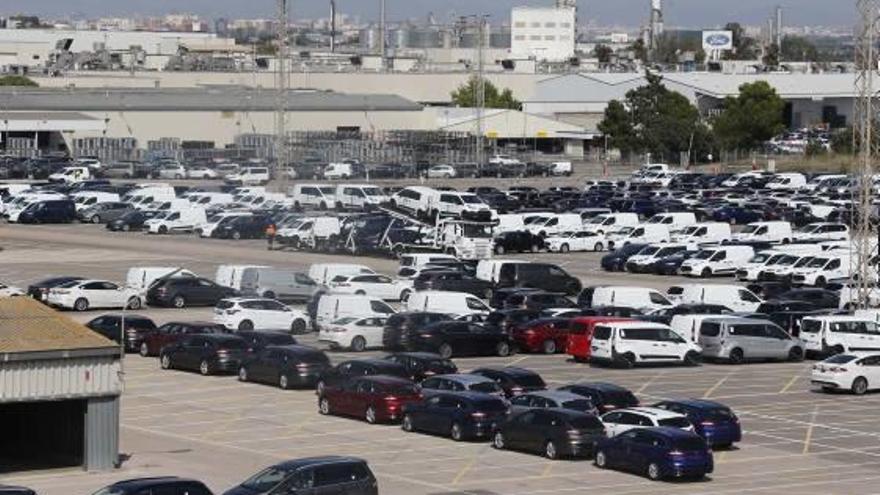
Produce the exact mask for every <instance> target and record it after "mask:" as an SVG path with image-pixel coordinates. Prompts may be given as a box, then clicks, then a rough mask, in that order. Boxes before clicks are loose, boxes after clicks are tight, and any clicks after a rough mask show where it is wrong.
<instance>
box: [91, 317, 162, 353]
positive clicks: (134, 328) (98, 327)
mask: <svg viewBox="0 0 880 495" xmlns="http://www.w3.org/2000/svg"><path fill="white" fill-rule="evenodd" d="M86 326H87V327H89V328H91V329H92V330H94V331H96V332H98V333H100V334H101V335H103V336H104V337H107V338H108V339H110V340H112V341H114V342H116V343H117V344H118V343H119V342H120V340H122V339H124V340H125V346H124V347H125V350H126V351H127V352H137V351H138V350H139V349H140V348H141V342H142V341H143V339H144V335H146V334H148V333H149V332H152V331H154V330H155V329H156V324H155V323H154V322H153V320H151V319H150V318H147V317H146V316H141V315H136V314H105V315H101V316H99V317H97V318H95V319H93V320H91V321H89V322H88V323H86Z"/></svg>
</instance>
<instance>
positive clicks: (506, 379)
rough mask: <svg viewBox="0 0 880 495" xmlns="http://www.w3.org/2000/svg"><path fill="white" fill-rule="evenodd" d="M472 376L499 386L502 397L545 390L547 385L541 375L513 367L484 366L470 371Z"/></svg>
mask: <svg viewBox="0 0 880 495" xmlns="http://www.w3.org/2000/svg"><path fill="white" fill-rule="evenodd" d="M471 374H473V375H480V376H485V377H486V378H489V379H491V380H494V381H495V383H497V384H498V385H500V386H501V388H502V389H503V390H504V395H506V396H507V397H515V396H517V395H520V394H524V393H527V392H535V391H538V390H545V389H546V388H547V384H546V383H544V379H543V378H541V375H539V374H537V373H535V372H534V371H531V370H527V369H525V368H517V367H514V366H503V367H502V366H484V367H481V368H477V369H475V370H473V371H471Z"/></svg>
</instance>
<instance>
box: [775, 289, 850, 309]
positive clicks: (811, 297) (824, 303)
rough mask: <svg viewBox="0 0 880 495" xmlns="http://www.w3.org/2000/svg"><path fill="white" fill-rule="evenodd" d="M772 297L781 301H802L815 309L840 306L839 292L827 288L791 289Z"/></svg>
mask: <svg viewBox="0 0 880 495" xmlns="http://www.w3.org/2000/svg"><path fill="white" fill-rule="evenodd" d="M774 299H779V300H782V301H802V302H805V303H810V304H812V305H813V306H815V307H816V308H817V309H837V308H839V307H840V293H839V292H834V291H831V290H828V289H792V290H789V291H786V292H783V293H781V294H778V295H776V296H775V297H774Z"/></svg>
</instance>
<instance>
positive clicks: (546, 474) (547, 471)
mask: <svg viewBox="0 0 880 495" xmlns="http://www.w3.org/2000/svg"><path fill="white" fill-rule="evenodd" d="M552 470H553V462H552V461H551V462H548V463H547V467H545V468H544V472H542V473H541V477H542V478H547V477H549V476H550V471H552Z"/></svg>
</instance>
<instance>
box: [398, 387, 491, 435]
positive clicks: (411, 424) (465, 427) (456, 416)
mask: <svg viewBox="0 0 880 495" xmlns="http://www.w3.org/2000/svg"><path fill="white" fill-rule="evenodd" d="M506 415H507V403H506V402H505V401H504V399H502V398H500V397H495V396H492V395H487V394H484V393H479V392H442V393H439V394H436V395H433V396H431V397H429V398H428V399H426V400H424V401H422V402H416V403H412V404H408V405H407V406H406V407H404V408H403V423H402V428H403V429H404V431H410V432H413V431H422V432H425V433H433V434H437V435H448V436H449V437H451V438H452V439H453V440H455V441H457V442H460V441H462V440H468V439H473V438H489V437H491V435H492V433H493V431H494V429H495V427H496V426H497V425H498V424H499V423H501V422H502V421H503V420H504V417H505V416H506Z"/></svg>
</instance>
